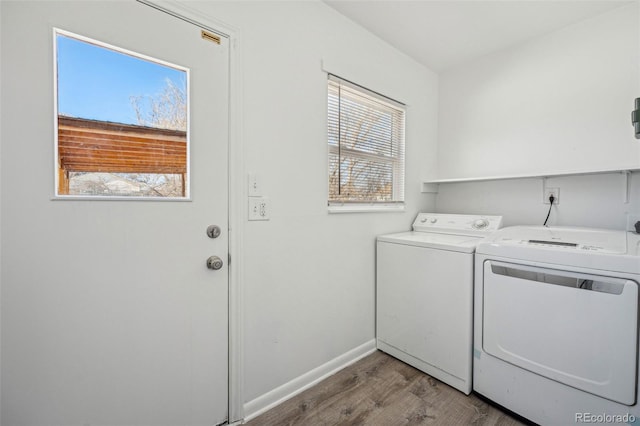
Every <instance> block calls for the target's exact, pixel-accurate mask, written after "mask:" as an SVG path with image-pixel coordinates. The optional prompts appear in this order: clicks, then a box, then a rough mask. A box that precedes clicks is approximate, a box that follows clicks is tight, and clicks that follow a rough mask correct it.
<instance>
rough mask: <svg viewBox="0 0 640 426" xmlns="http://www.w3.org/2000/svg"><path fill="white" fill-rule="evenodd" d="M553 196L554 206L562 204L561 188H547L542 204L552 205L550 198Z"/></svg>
mask: <svg viewBox="0 0 640 426" xmlns="http://www.w3.org/2000/svg"><path fill="white" fill-rule="evenodd" d="M552 195H553V204H554V205H556V204H560V188H545V190H544V198H542V202H543V203H544V204H551V203H550V202H549V197H550V196H552Z"/></svg>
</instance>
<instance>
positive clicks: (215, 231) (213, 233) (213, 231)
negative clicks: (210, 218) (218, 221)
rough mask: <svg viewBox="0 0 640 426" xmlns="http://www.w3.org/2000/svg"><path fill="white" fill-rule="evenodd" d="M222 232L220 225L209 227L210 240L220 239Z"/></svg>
mask: <svg viewBox="0 0 640 426" xmlns="http://www.w3.org/2000/svg"><path fill="white" fill-rule="evenodd" d="M221 232H222V230H221V229H220V227H219V226H218V225H209V226H207V235H208V236H209V238H218V237H219V236H220V233H221Z"/></svg>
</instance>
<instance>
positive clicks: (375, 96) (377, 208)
mask: <svg viewBox="0 0 640 426" xmlns="http://www.w3.org/2000/svg"><path fill="white" fill-rule="evenodd" d="M332 84H333V85H336V84H337V85H341V86H346V87H347V88H348V89H349V90H351V91H355V92H358V94H359V95H361V96H364V97H366V98H368V99H369V100H371V101H373V102H376V103H379V104H380V105H384V106H386V107H389V108H392V109H395V110H399V111H400V112H401V121H400V129H397V130H396V132H399V135H398V137H399V138H398V140H399V141H400V145H399V148H398V153H397V155H396V156H386V155H381V154H376V153H367V152H363V151H360V150H357V149H352V148H347V147H344V146H340V136H338V144H331V139H330V137H329V134H330V123H329V121H330V112H329V108H330V96H331V90H332V89H331V86H332ZM326 99H327V122H326V126H327V127H326V129H327V206H328V211H329V213H359V212H402V211H404V210H405V199H404V191H405V179H404V178H405V176H404V175H405V170H406V168H405V166H406V157H405V150H406V139H405V133H406V112H407V108H406V104H404V103H402V102H399V101H396V100H394V99H392V98H390V97H388V96H384V95H382V94H380V93H378V92H375V91H373V90H371V89H368V88H366V87H363V86H361V85H359V84H356V83H353V82H352V81H349V80H346V79H344V78H342V77H339V76H337V75H335V74H332V73H329V72H328V73H327V98H326ZM345 150H346V151H348V157H351V158H356V159H361V160H371V161H374V162H376V163H379V164H385V163H386V164H389V165H390V166H391V169H392V200H383V201H375V200H353V201H351V200H331V199H330V190H331V188H330V185H331V183H330V179H331V176H330V161H331V156H332V155H333V156H337V157H338V161H340V157H341V154H343V153H344V151H345Z"/></svg>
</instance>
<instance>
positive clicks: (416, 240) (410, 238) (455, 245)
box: [378, 231, 482, 253]
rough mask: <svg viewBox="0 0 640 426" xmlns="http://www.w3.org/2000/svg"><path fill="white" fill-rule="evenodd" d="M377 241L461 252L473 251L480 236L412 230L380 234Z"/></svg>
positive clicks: (480, 239)
mask: <svg viewBox="0 0 640 426" xmlns="http://www.w3.org/2000/svg"><path fill="white" fill-rule="evenodd" d="M378 241H379V242H387V243H395V244H403V245H408V246H416V247H426V248H434V249H439V250H449V251H459V252H462V253H473V252H474V251H475V249H476V245H478V243H479V242H480V241H482V237H475V236H469V235H452V234H435V233H430V232H415V231H413V232H401V233H398V234H389V235H381V236H379V237H378Z"/></svg>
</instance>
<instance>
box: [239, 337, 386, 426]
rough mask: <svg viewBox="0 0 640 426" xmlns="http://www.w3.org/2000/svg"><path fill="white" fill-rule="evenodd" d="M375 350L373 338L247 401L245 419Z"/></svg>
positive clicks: (251, 417)
mask: <svg viewBox="0 0 640 426" xmlns="http://www.w3.org/2000/svg"><path fill="white" fill-rule="evenodd" d="M375 351H376V341H375V339H371V340H370V341H368V342H366V343H364V344H362V345H360V346H358V347H357V348H354V349H351V350H350V351H349V352H346V353H344V354H342V355H340V356H338V357H336V358H334V359H332V360H331V361H329V362H327V363H325V364H323V365H321V366H319V367H317V368H314V369H313V370H311V371H309V372H307V373H305V374H303V375H301V376H298V377H296V378H295V379H293V380H291V381H290V382H287V383H285V384H284V385H282V386H278V387H277V388H275V389H273V390H272V391H269V392H267V393H265V394H264V395H261V396H259V397H257V398H255V399H253V400H251V401H249V402H247V403H245V404H244V421H245V422H247V421H249V420H251V419H253V418H255V417H257V416H259V415H260V414H262V413H264V412H265V411H267V410H270V409H271V408H273V407H275V406H276V405H278V404H281V403H283V402H284V401H286V400H288V399H290V398H292V397H294V396H296V395H298V394H299V393H301V392H303V391H305V390H307V389H309V388H310V387H311V386H313V385H315V384H317V383H319V382H320V381H322V380H324V379H326V378H327V377H329V376H331V375H332V374H335V373H336V372H338V371H340V370H342V369H343V368H345V367H346V366H348V365H350V364H353V363H354V362H356V361H358V360H359V359H361V358H364V357H365V356H367V355H369V354H372V353H373V352H375Z"/></svg>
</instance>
